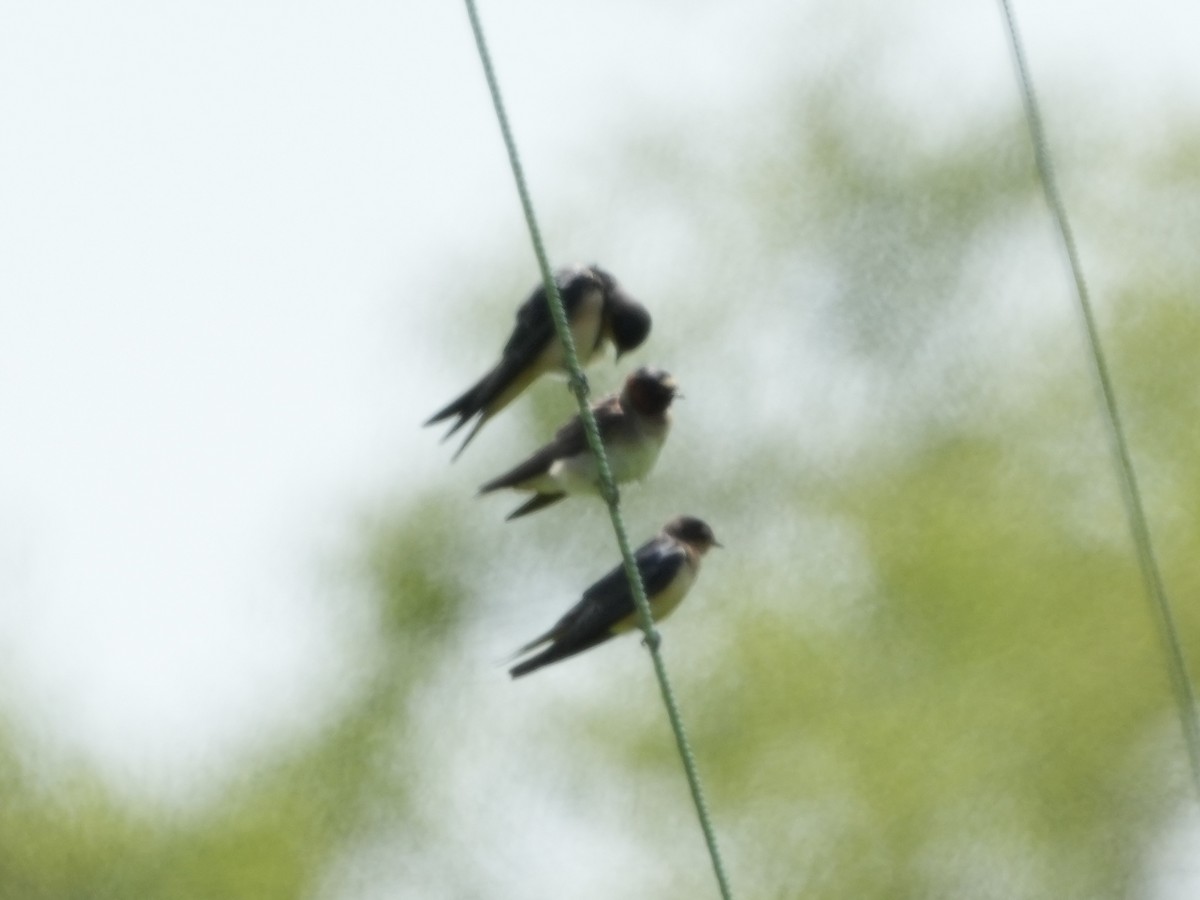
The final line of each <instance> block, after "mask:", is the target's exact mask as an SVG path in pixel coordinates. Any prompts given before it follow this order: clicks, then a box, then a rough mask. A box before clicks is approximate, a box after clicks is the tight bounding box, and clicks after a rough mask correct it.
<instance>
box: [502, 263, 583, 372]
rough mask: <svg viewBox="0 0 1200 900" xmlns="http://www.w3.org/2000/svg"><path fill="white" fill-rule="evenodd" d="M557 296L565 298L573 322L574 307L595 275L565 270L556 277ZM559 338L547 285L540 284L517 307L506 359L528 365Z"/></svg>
mask: <svg viewBox="0 0 1200 900" xmlns="http://www.w3.org/2000/svg"><path fill="white" fill-rule="evenodd" d="M555 283H556V284H557V285H558V295H559V297H561V298H562V302H563V311H564V312H566V314H567V321H568V322H570V321H571V319H572V317H573V316H574V315H575V310H577V309H578V308H579V304H580V303H581V302H582V301H583V298H584V295H585V294H586V293H587V290H588V288H590V287H594V286H596V281H595V280H594V276H591V275H590V274H588V273H586V270H583V271H581V270H578V269H564V270H560V271H559V272H558V273H557V275H556V276H555ZM552 340H558V335H557V333H556V332H555V329H554V318H553V317H552V316H551V315H550V306H549V304H547V303H546V287H545V285H541V284H539V285H538V286H537V287H535V288H534V289H533V292H532V293H531V294H530V295H529V297H528V298H527V299H526V300H525V302H524V303H522V304H521V306H520V308H519V309H518V310H517V322H516V324H515V325H514V326H513V330H512V334H511V335H509V338H508V343H506V344H505V345H504V357H505V359H508V358H510V357H511V358H512V359H513V361H514V364H515V363H519V362H524V363H526V364H528V363H529V362H531V361H532V360H534V359H535V358H537V356H538V355H539V354H540V353H541V352H542V350H543V349H545V347H546V344H547V343H548V342H549V341H552Z"/></svg>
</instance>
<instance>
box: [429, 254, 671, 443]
mask: <svg viewBox="0 0 1200 900" xmlns="http://www.w3.org/2000/svg"><path fill="white" fill-rule="evenodd" d="M554 280H555V283H556V284H557V285H558V293H559V296H560V297H562V302H563V310H564V311H565V312H566V314H567V322H568V323H569V324H570V326H571V336H572V337H573V338H574V341H575V351H576V354H577V355H578V357H579V363H580V365H585V366H586V365H587V364H588V362H590V361H591V359H592V358H593V357H594V356H595V355H596V354H597V352H599V351H600V350H601V349H602V348H603V345H604V343H605V342H606V341H607V342H610V343H612V345H613V346H614V347H615V348H616V352H617V358H618V359H620V358H621V355H622V354H624V353H628V352H629V351H630V350H633V349H634V348H636V347H638V346H640V345H641V343H642V342H643V341H644V340H646V335H648V334H649V333H650V313H648V312H647V311H646V308H645V307H644V306H642V305H641V304H640V303H638V302H637V301H636V300H634V299H633V298H632V297H630V296H629V295H628V294H627V293H625V291H624V290H622V288H621V286H620V285H619V284H618V283H617V280H616V279H615V278H613V277H612V275H610V274H609V273H608V272H606V271H604V270H603V269H601V268H600V267H599V266H570V267H567V268H564V269H559V270H558V272H557V273H555V277H554ZM556 369H557V370H563V371H565V370H566V359H565V358H564V355H563V349H562V342H561V341H559V339H558V333H557V332H556V331H555V329H554V319H553V317H551V315H550V308H549V307H548V306H547V304H546V289H545V285H538V286H537V287H536V288H534V290H533V293H531V294H530V295H529V297H528V299H527V300H526V301H525V302H524V303H522V304H521V307H520V309H518V310H517V321H516V324H515V325H514V326H513V330H512V334H510V335H509V337H508V343H506V344H505V345H504V352H503V353H502V354H501V356H500V362H498V363H496V365H495V367H493V368H492V370H491V371H490V372H488V373H487V374H486V375H484V376H483V377H482V378H480V379H479V381H477V382H475V384H474V385H472V386H471V387H470V388H468V389H467V390H466V391H465V392H464V393H463V394H462V395H461V396H459V397H458V398H457V399H455V400H453V401H451V402H450V403H449V404H447V405H446V406H445V407H444V408H442V409H441V410H439V411H438V412H436V413H434V415H433V416H432V417H431V418H430V419H429V421H428V422H426V423H425V424H426V425H433V424H434V423H435V422H441V421H442V420H443V419H448V418H450V417H451V416H457V417H458V419H457V421H456V422H455V423H454V425H453V427H452V428H451V429H450V430H449V431H448V432H446V438H448V437H450V435H452V434H454V432H456V431H458V429H460V428H462V427H463V425H465V424H466V423H467V422H469V421H470V420H471V419H473V418H475V417H476V416H478V417H479V419H478V420H477V421H476V422H475V425H474V427H473V428H472V429H471V430H470V432H468V434H467V437H466V439H465V440H464V441H463V442H462V446H461V447H459V448H458V451H457V452H456V453H455V454H454V457H455V459H457V458H458V455H459V453H462V452H463V450H465V449H466V447H467V444H469V443H471V439H472V438H473V437H475V435H476V433H477V432H478V431H479V429H480V428H482V427H483V423H484V422H486V421H487V420H488V419H490V418H491V417H492V416H494V415H496V413H498V412H500V410H502V409H504V407H505V406H507V405H508V404H509V403H510V402H512V400H513V399H515V398H516V397H517V395H519V394H520V393H521V392H522V391H523V390H525V388H527V387H529V385H531V384H532V383H533V382H534V381H535V380H536V379H537V378H538V376H540V375H542V374H544V373H546V372H550V371H553V370H556ZM443 440H445V438H443Z"/></svg>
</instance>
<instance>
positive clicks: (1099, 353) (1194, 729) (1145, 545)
mask: <svg viewBox="0 0 1200 900" xmlns="http://www.w3.org/2000/svg"><path fill="white" fill-rule="evenodd" d="M1000 5H1001V7H1002V8H1003V11H1004V18H1005V22H1006V23H1007V26H1008V37H1009V42H1010V43H1011V45H1012V52H1013V59H1014V61H1015V63H1016V67H1017V79H1018V81H1019V82H1020V86H1021V100H1022V102H1023V103H1024V105H1025V119H1026V121H1027V122H1028V123H1029V133H1030V137H1031V138H1032V141H1033V157H1034V162H1035V164H1036V166H1037V171H1038V176H1039V178H1040V179H1041V182H1042V190H1043V191H1044V193H1045V195H1046V203H1047V204H1048V205H1049V207H1050V212H1051V214H1052V215H1053V216H1054V221H1055V223H1056V224H1057V225H1058V232H1059V234H1060V235H1061V237H1062V243H1063V247H1064V249H1065V250H1066V253H1067V261H1068V263H1069V264H1070V267H1071V274H1072V275H1073V277H1074V279H1075V295H1076V297H1077V298H1078V301H1079V310H1080V312H1081V313H1082V318H1083V327H1084V330H1085V331H1086V332H1087V343H1088V346H1089V347H1090V348H1091V351H1092V352H1091V357H1092V362H1093V368H1094V371H1095V374H1096V379H1097V381H1098V383H1099V386H1100V394H1101V397H1102V398H1103V405H1104V412H1105V415H1106V418H1107V422H1108V430H1109V434H1110V436H1111V439H1112V447H1113V455H1114V456H1115V458H1116V464H1117V475H1118V478H1119V480H1120V482H1121V493H1122V496H1123V498H1124V500H1125V512H1126V515H1127V517H1128V519H1129V530H1130V531H1131V532H1132V535H1133V543H1134V547H1135V549H1136V551H1137V557H1138V564H1139V565H1140V567H1141V570H1142V580H1143V582H1144V584H1145V588H1146V595H1147V597H1148V598H1149V599H1150V601H1151V606H1152V607H1153V608H1154V612H1155V619H1156V621H1157V623H1158V630H1159V634H1160V637H1161V638H1162V642H1163V649H1164V651H1165V653H1166V662H1167V670H1168V672H1169V674H1170V679H1171V687H1172V689H1173V690H1174V693H1175V705H1176V707H1177V709H1178V712H1179V723H1180V725H1181V727H1182V728H1183V739H1184V745H1185V746H1186V748H1187V753H1188V759H1189V762H1190V763H1191V769H1192V782H1193V784H1194V787H1195V789H1196V794H1197V796H1198V797H1200V719H1197V714H1196V698H1195V694H1194V692H1193V689H1192V680H1191V676H1190V675H1189V674H1188V666H1187V658H1186V656H1185V655H1184V652H1183V645H1182V644H1181V642H1180V640H1179V629H1178V628H1177V627H1176V624H1175V614H1174V612H1173V611H1172V608H1171V601H1170V600H1169V599H1168V597H1167V591H1166V588H1165V587H1164V585H1163V579H1162V573H1161V571H1160V569H1159V566H1158V561H1157V559H1155V556H1154V542H1153V541H1152V540H1151V537H1150V526H1149V525H1148V524H1147V520H1146V513H1145V510H1144V508H1143V505H1142V494H1141V491H1140V490H1139V488H1138V482H1137V475H1136V473H1135V471H1134V468H1133V459H1132V457H1131V456H1130V453H1129V445H1128V443H1127V442H1126V440H1125V429H1124V427H1123V426H1122V424H1121V416H1120V412H1119V410H1118V408H1117V397H1116V392H1115V391H1114V390H1113V384H1112V378H1111V377H1110V376H1109V373H1108V362H1107V360H1106V358H1105V355H1104V347H1103V345H1102V344H1101V342H1100V332H1099V329H1098V328H1097V327H1096V317H1095V314H1094V313H1093V312H1092V303H1091V300H1090V299H1089V297H1088V290H1087V284H1086V282H1085V281H1084V278H1083V266H1082V265H1081V264H1080V262H1079V253H1078V251H1077V250H1076V248H1075V238H1074V236H1073V234H1072V232H1071V226H1070V223H1069V222H1068V221H1067V210H1066V207H1065V206H1064V204H1063V201H1062V196H1061V195H1060V194H1059V192H1058V185H1057V183H1056V182H1055V179H1054V167H1053V165H1052V164H1051V159H1050V148H1049V145H1048V143H1047V141H1046V134H1045V131H1044V130H1043V128H1042V116H1041V113H1040V112H1039V110H1038V104H1037V98H1036V97H1035V96H1034V91H1033V78H1032V76H1031V75H1030V74H1029V66H1028V64H1027V63H1026V61H1025V49H1024V44H1023V43H1022V41H1021V36H1020V33H1019V32H1018V30H1017V20H1016V17H1015V15H1014V14H1013V10H1012V5H1011V3H1010V2H1009V0H1000Z"/></svg>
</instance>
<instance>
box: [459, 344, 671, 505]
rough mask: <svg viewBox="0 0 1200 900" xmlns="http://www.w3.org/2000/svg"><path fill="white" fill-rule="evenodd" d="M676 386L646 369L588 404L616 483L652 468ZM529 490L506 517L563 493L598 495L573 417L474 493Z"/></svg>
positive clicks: (595, 473)
mask: <svg viewBox="0 0 1200 900" xmlns="http://www.w3.org/2000/svg"><path fill="white" fill-rule="evenodd" d="M677 391H678V386H677V385H676V383H675V379H674V378H672V377H671V376H670V375H668V374H667V373H666V372H664V371H663V370H662V369H652V368H648V367H646V366H643V367H642V368H640V369H638V370H637V371H636V372H633V373H631V374H630V375H629V376H628V377H627V378H626V379H625V386H624V388H622V390H621V392H620V393H618V394H610V395H609V396H607V397H605V398H604V399H603V400H600V401H599V402H598V403H596V404H595V405H594V406H592V413H593V414H594V415H595V417H596V425H597V426H598V427H599V429H600V441H601V443H603V444H604V449H605V451H606V453H607V455H608V464H609V468H610V469H611V470H612V475H613V479H614V480H615V481H616V482H617V483H621V482H625V481H636V480H638V479H640V478H642V477H644V476H645V475H646V474H647V473H648V472H649V471H650V469H652V468H653V467H654V462H655V460H657V459H658V452H659V451H660V450H661V449H662V445H663V442H664V441H666V439H667V432H668V431H669V430H670V427H671V411H670V409H669V407H670V406H671V401H672V400H673V399H675V395H676V393H677ZM500 488H515V489H517V490H519V491H533V496H532V497H531V498H530V499H529V500H527V501H526V502H525V503H524V504H523V505H521V506H519V507H517V508H516V509H515V510H513V511H512V512H511V513H509V514H508V517H507V518H509V519H515V518H517V517H519V516H523V515H526V514H527V513H531V512H535V511H536V510H539V509H541V508H542V507H543V506H549V505H550V504H551V503H556V502H558V501H559V500H561V499H563V497H566V496H567V495H568V494H598V493H599V492H600V472H599V469H598V468H597V466H596V458H595V456H594V455H593V454H592V449H591V447H590V446H588V442H587V433H586V432H585V431H584V427H583V419H582V418H580V417H579V416H578V415H576V416H575V417H574V418H573V419H571V421H569V422H568V423H567V424H566V425H564V426H563V427H562V428H560V429H559V430H558V432H557V433H556V434H555V435H554V439H553V440H552V441H550V443H548V444H546V445H545V446H544V447H542V448H541V449H540V450H538V451H536V452H535V453H534V454H533V455H532V456H530V457H529V458H528V459H526V460H525V461H524V462H522V463H520V464H519V465H517V466H516V467H515V468H513V469H512V470H511V471H509V472H506V473H505V474H503V475H501V476H499V477H498V478H493V479H492V480H491V481H489V482H488V483H487V484H485V485H483V486H482V487H481V488H480V489H479V493H481V494H486V493H488V492H489V491H495V490H498V489H500Z"/></svg>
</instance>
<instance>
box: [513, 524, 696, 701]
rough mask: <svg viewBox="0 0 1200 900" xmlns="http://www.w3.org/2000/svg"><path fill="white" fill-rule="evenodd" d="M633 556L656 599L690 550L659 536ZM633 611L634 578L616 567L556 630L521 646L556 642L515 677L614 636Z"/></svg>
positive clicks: (519, 668) (519, 666)
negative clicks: (630, 587) (631, 587)
mask: <svg viewBox="0 0 1200 900" xmlns="http://www.w3.org/2000/svg"><path fill="white" fill-rule="evenodd" d="M634 560H635V561H636V563H637V567H638V571H639V572H640V573H641V576H642V584H643V586H644V587H645V588H646V596H647V597H653V596H655V595H656V594H658V593H660V592H661V591H663V590H664V589H665V588H666V587H667V585H669V584H670V583H671V581H672V580H673V579H674V578H675V576H676V575H677V574H678V572H679V569H680V567H681V566H683V564H684V562H685V561H686V560H687V554H686V553H685V552H684V550H683V548H682V547H680V546H679V545H678V544H676V543H675V542H674V541H670V540H666V539H664V538H661V537H660V538H655V539H653V540H651V541H649V542H647V543H645V544H643V545H642V546H641V547H640V548H639V549H638V551H637V553H636V554H635V555H634ZM634 609H635V606H634V602H633V593H632V592H631V591H630V589H629V579H628V578H626V577H625V567H624V566H623V565H620V566H617V567H616V568H614V569H612V570H611V571H610V572H609V573H608V574H607V575H605V576H604V577H603V578H601V579H600V580H599V581H597V582H596V583H595V584H593V585H592V586H591V587H589V588H588V589H587V590H586V591H584V593H583V599H581V600H580V601H579V603H577V604H576V605H575V606H574V607H573V608H572V609H571V610H570V611H569V612H568V613H567V614H566V615H564V616H563V617H562V618H561V619H559V620H558V622H557V623H556V624H555V626H554V627H553V628H551V629H550V630H549V631H547V632H546V633H545V634H543V635H540V636H539V637H538V638H537V639H535V640H534V641H532V642H530V643H529V644H526V645H525V647H523V648H522V650H521V651H520V653H525V652H527V651H529V650H532V649H533V648H535V647H537V646H538V645H539V644H543V643H545V642H546V641H552V643H551V644H550V646H549V647H547V648H546V649H545V650H543V651H542V652H541V653H539V654H537V655H536V656H533V657H530V658H529V659H527V660H525V661H524V662H521V663H518V664H517V665H516V666H514V667H513V668H512V669H510V670H509V671H510V673H511V675H512V677H513V678H519V677H520V676H521V675H526V674H528V673H529V672H532V671H534V670H535V669H540V668H541V667H542V666H545V665H549V664H550V663H552V662H557V661H558V660H560V659H566V658H567V657H569V656H574V655H575V654H577V653H581V652H583V651H584V650H587V649H589V648H591V647H594V646H596V645H597V644H600V643H603V642H604V641H606V640H608V639H609V638H610V637H612V636H613V634H614V632H613V627H614V626H616V625H617V624H619V623H620V622H621V621H623V620H624V619H627V618H629V616H631V615H632V614H633V612H634Z"/></svg>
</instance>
